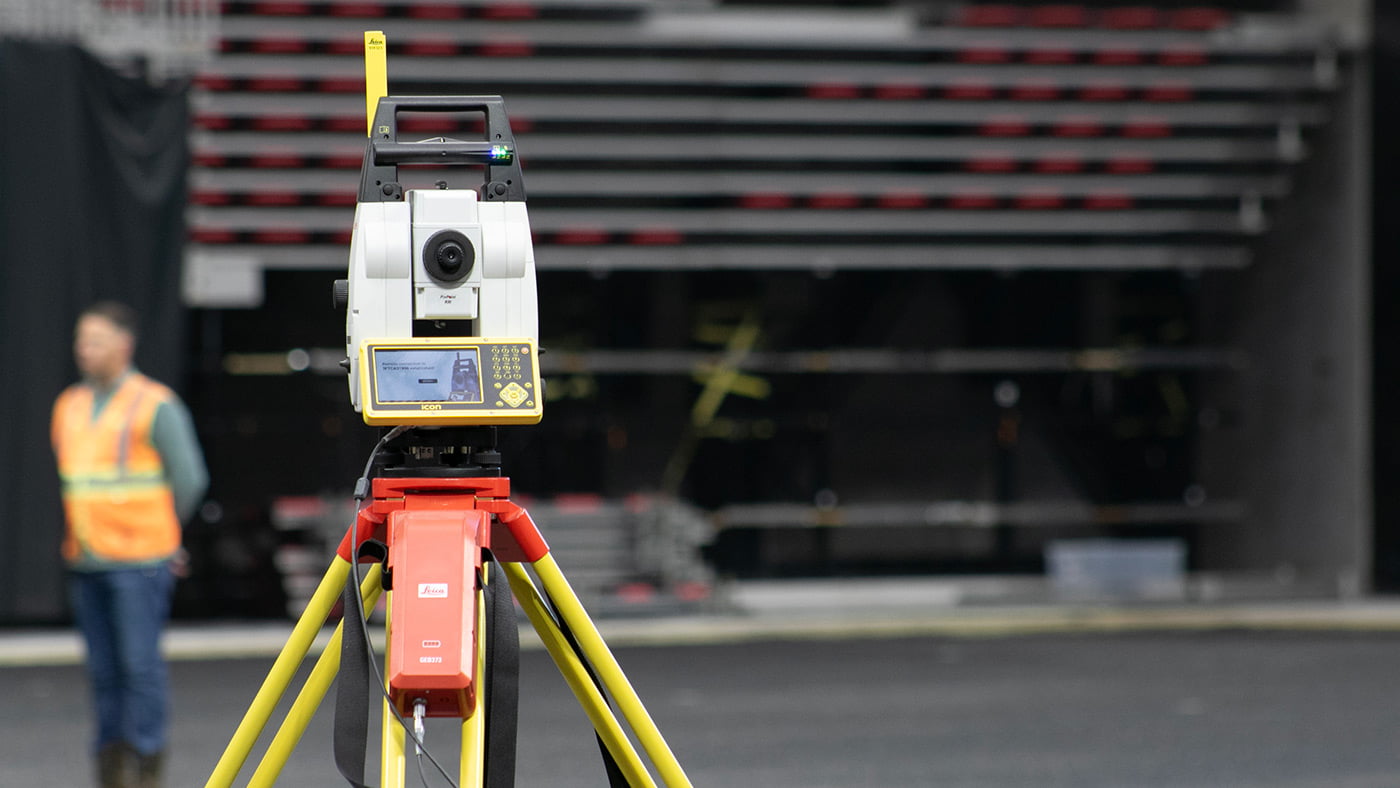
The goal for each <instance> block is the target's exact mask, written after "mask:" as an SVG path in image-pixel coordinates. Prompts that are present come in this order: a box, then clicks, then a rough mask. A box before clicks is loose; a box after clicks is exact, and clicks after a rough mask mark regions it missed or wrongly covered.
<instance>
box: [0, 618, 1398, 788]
mask: <svg viewBox="0 0 1400 788" xmlns="http://www.w3.org/2000/svg"><path fill="white" fill-rule="evenodd" d="M712 640H713V641H714V642H708V643H699V642H696V643H691V644H689V645H685V644H680V645H652V646H622V647H617V646H616V644H614V645H615V649H614V650H615V651H616V653H617V655H618V657H619V659H620V661H621V662H622V665H623V667H624V669H625V670H626V671H627V673H628V675H629V677H630V678H631V679H632V682H633V684H634V685H635V686H636V688H637V690H638V691H639V693H640V694H641V696H642V698H643V700H644V701H645V702H646V703H647V705H648V707H649V709H650V711H651V712H652V714H653V716H654V717H655V718H656V720H657V723H658V724H659V725H660V726H661V729H662V731H663V732H664V733H665V735H666V736H667V738H668V739H669V740H670V742H671V744H672V747H673V748H674V750H675V751H676V754H677V756H678V757H679V758H680V760H681V763H682V764H683V765H684V767H685V768H686V770H687V772H688V773H689V775H690V778H691V780H692V782H693V783H694V784H695V785H696V786H716V787H718V786H764V788H826V787H828V786H830V787H832V788H834V787H835V786H1037V788H1045V787H1046V786H1067V787H1068V786H1074V787H1075V788H1092V787H1093V786H1104V788H1109V787H1113V788H1123V787H1125V786H1134V787H1138V788H1168V787H1169V786H1170V787H1172V788H1176V787H1180V788H1187V787H1188V786H1190V787H1192V788H1200V787H1202V786H1231V787H1232V788H1254V787H1256V786H1257V787H1258V788H1263V787H1264V786H1269V788H1293V787H1295V786H1297V787H1300V788H1301V787H1302V786H1328V787H1329V788H1336V787H1341V788H1362V787H1363V786H1364V787H1371V786H1374V787H1375V788H1381V787H1382V786H1384V787H1385V788H1394V786H1397V785H1400V703H1398V702H1397V701H1400V695H1397V693H1396V692H1395V691H1394V689H1393V688H1394V686H1395V680H1394V676H1395V673H1396V665H1397V663H1400V633H1395V632H1390V631H1379V630H1374V629H1371V630H1347V629H1342V630H1328V631H1308V630H1304V629H1297V628H1295V629H1294V630H1293V631H1274V630H1250V629H1235V628H1225V629H1215V628H1192V629H1189V630H1186V631H1163V630H1160V629H1149V630H1148V631H1130V632H1082V631H1068V630H1063V631H1059V632H1054V633H1041V634H1018V635H1006V634H1001V635H997V636H968V635H966V634H959V635H946V634H933V635H917V636H907V635H906V636H893V637H872V636H870V635H869V634H868V633H856V634H855V635H854V636H842V635H840V634H834V633H831V632H828V633H826V634H820V633H818V634H813V635H811V636H805V637H792V636H790V637H784V638H771V639H765V638H763V637H761V636H757V635H755V636H750V637H744V638H727V639H726V638H713V639H712ZM522 657H523V665H522V671H523V678H522V689H521V695H522V698H521V714H520V716H521V745H520V746H521V754H520V757H519V766H518V778H517V781H518V784H519V785H522V786H553V785H558V786H605V785H606V784H607V781H606V778H605V777H604V774H603V771H602V767H601V765H600V760H599V758H598V755H597V749H596V744H595V743H594V741H593V738H592V736H591V732H590V731H589V729H588V727H587V722H586V720H585V718H584V716H583V713H582V711H580V710H579V708H578V706H577V704H575V703H574V701H573V700H572V698H571V697H570V696H569V694H568V691H567V689H566V687H565V686H564V684H563V681H562V680H561V679H560V678H559V676H558V674H557V672H555V670H554V668H553V666H552V664H551V663H550V662H549V660H548V658H547V655H545V654H544V653H543V652H541V651H538V650H526V651H525V652H524V653H523V655H522ZM59 662H60V663H61V662H62V661H61V660H60V661H59ZM269 664H270V658H267V657H263V656H258V657H249V658H240V659H181V660H177V661H175V662H174V663H172V671H173V680H174V693H175V698H176V708H175V712H174V717H175V719H174V722H175V724H174V726H173V730H172V758H171V763H170V772H169V777H170V779H169V783H168V784H169V785H170V786H178V787H180V788H184V786H198V785H204V783H205V780H206V779H207V778H208V775H209V772H210V770H211V769H212V767H213V765H214V763H215V762H216V761H217V760H218V757H219V754H220V753H221V752H222V750H223V747H224V745H225V744H226V742H227V739H228V736H229V735H230V734H231V733H232V731H233V729H234V727H235V725H236V723H237V719H238V718H239V717H240V716H241V714H242V711H243V709H244V708H245V707H246V705H247V703H248V701H249V700H251V698H252V695H253V693H254V692H255V690H256V688H257V686H258V684H259V683H260V681H261V679H262V677H263V675H264V674H265V671H266V669H267V667H268V665H269ZM0 686H4V687H5V688H6V692H5V699H4V701H3V702H0V734H3V735H0V786H25V787H26V788H48V787H52V788H74V787H75V786H82V785H86V784H88V780H89V772H90V765H89V763H88V761H87V759H86V757H85V749H86V741H87V738H88V737H89V735H90V725H89V720H88V717H89V711H88V702H87V694H86V688H85V684H84V680H83V676H82V672H81V668H80V667H78V666H77V665H75V664H38V665H35V664H30V665H12V666H9V667H3V668H0ZM331 705H332V704H331V703H330V702H329V701H328V702H327V703H326V704H325V708H323V709H322V711H321V712H319V713H318V714H317V717H316V718H315V720H313V723H312V728H311V730H310V731H309V732H308V734H307V736H306V738H305V739H304V740H303V742H302V743H301V745H300V746H299V748H298V749H297V751H296V753H295V754H294V757H293V759H292V760H291V761H290V762H289V763H288V765H287V767H286V769H285V770H284V772H283V778H282V779H281V780H280V781H279V783H278V784H279V785H288V786H320V785H325V786H333V785H343V784H344V782H343V781H342V780H340V778H339V776H338V774H337V773H336V771H335V767H334V765H333V763H332V761H331V748H330V742H329V725H330V718H331ZM454 740H455V732H454V731H451V730H443V729H441V728H439V727H434V728H432V729H430V740H429V744H430V747H432V749H433V751H434V752H435V753H436V754H437V755H438V757H439V758H440V759H445V760H447V761H449V762H450V763H455V757H456V755H455V749H454ZM370 761H371V763H373V762H374V757H373V756H372V755H371V758H370ZM249 773H250V770H245V772H244V780H245V781H246V777H247V775H248V774H249ZM371 782H372V783H375V782H377V780H372V781H371ZM239 784H242V783H239ZM418 784H419V783H418V781H417V776H416V774H413V773H411V775H410V779H409V781H408V785H411V786H412V785H418ZM428 784H429V785H432V786H440V785H446V784H447V783H446V782H445V781H443V780H441V779H430V781H429V783H428Z"/></svg>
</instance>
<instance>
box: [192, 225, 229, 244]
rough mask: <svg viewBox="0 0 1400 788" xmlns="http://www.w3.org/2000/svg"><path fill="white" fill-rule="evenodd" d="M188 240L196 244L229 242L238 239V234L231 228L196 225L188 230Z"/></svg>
mask: <svg viewBox="0 0 1400 788" xmlns="http://www.w3.org/2000/svg"><path fill="white" fill-rule="evenodd" d="M190 240H191V241H193V242H194V243H197V244H231V243H234V242H236V241H237V240H238V234H237V233H235V232H234V231H232V230H216V229H209V228H202V227H196V228H194V229H192V230H190Z"/></svg>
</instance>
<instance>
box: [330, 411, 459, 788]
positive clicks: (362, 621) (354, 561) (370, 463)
mask: <svg viewBox="0 0 1400 788" xmlns="http://www.w3.org/2000/svg"><path fill="white" fill-rule="evenodd" d="M411 429H413V427H411V426H409V425H403V424H401V425H399V426H397V427H395V428H393V429H392V430H389V432H387V433H385V435H384V437H382V438H380V439H379V442H378V443H376V444H375V446H374V450H373V451H371V452H370V453H369V460H367V461H366V462H365V470H364V473H363V474H361V476H360V478H359V479H357V480H356V481H355V504H356V505H355V510H356V513H357V514H356V523H355V525H354V526H352V527H353V528H355V534H354V537H353V538H352V539H351V545H350V576H351V579H352V580H353V581H354V583H355V589H356V598H357V599H358V598H359V588H360V539H359V536H360V534H359V522H358V516H359V515H358V512H359V508H360V507H359V504H360V503H362V502H363V501H364V499H365V498H368V497H369V492H370V472H371V471H372V470H373V469H374V461H375V459H376V458H377V457H378V456H379V452H381V451H383V449H384V447H385V446H386V445H388V443H389V441H391V440H393V439H394V438H397V437H399V436H400V435H402V434H404V433H405V432H408V431H409V430H411ZM355 611H356V613H357V615H356V616H355V618H356V621H357V622H358V624H359V627H360V632H361V633H362V635H363V636H364V644H365V650H366V651H367V652H368V655H369V668H370V672H371V673H373V674H374V678H375V680H376V681H377V683H378V685H379V692H380V694H381V695H383V696H384V701H385V702H386V703H387V704H389V705H388V708H389V711H390V712H392V713H393V715H394V719H396V720H398V722H399V725H400V726H401V727H402V728H403V730H404V733H405V735H407V737H408V738H409V740H411V741H412V742H413V744H414V746H415V748H416V749H417V755H418V775H419V779H421V780H422V781H423V784H424V785H425V786H426V785H427V784H428V781H427V779H426V775H425V774H424V773H423V756H424V755H426V756H428V761H429V762H431V763H432V764H433V766H434V767H435V768H436V769H437V770H438V773H439V774H441V775H442V776H443V779H445V780H447V784H448V785H450V786H452V788H458V786H457V783H456V782H455V781H454V780H453V779H452V776H451V775H450V774H448V773H447V770H446V769H444V768H442V764H440V763H438V762H437V759H436V758H434V757H433V754H432V753H431V752H429V751H428V748H427V746H425V745H424V744H423V740H422V739H421V738H419V736H418V733H417V731H415V730H413V728H412V727H410V726H409V724H408V721H407V720H405V719H404V717H403V715H402V714H400V713H399V709H398V705H397V704H395V703H394V699H393V697H391V696H390V695H389V689H388V687H386V686H385V683H384V674H383V672H382V671H380V669H379V658H378V655H376V654H375V653H374V645H373V644H372V643H371V642H370V639H369V616H368V615H367V614H366V613H365V606H364V604H363V602H361V603H360V604H357V605H355Z"/></svg>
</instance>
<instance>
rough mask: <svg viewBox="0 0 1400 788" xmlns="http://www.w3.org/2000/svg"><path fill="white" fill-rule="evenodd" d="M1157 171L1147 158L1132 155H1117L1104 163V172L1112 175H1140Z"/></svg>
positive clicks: (1153, 163) (1154, 164)
mask: <svg viewBox="0 0 1400 788" xmlns="http://www.w3.org/2000/svg"><path fill="white" fill-rule="evenodd" d="M1155 169H1157V165H1156V163H1155V162H1153V161H1152V159H1150V158H1148V157H1147V156H1143V155H1139V154H1132V153H1117V154H1113V155H1112V156H1110V157H1109V159H1108V161H1106V162H1104V171H1105V172H1110V173H1113V174H1114V175H1142V174H1144V173H1149V172H1152V171H1153V170H1155Z"/></svg>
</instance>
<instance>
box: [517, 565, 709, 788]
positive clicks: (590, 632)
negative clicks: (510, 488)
mask: <svg viewBox="0 0 1400 788" xmlns="http://www.w3.org/2000/svg"><path fill="white" fill-rule="evenodd" d="M533 566H534V568H535V574H536V575H538V576H539V578H540V584H541V585H543V586H544V590H545V592H546V593H547V594H549V598H550V601H552V602H553V603H554V608H555V610H557V611H559V616H560V618H562V619H563V620H564V623H565V624H566V625H567V626H568V627H569V630H570V631H571V632H573V635H574V639H575V641H577V642H578V645H579V648H580V649H582V650H583V655H584V656H585V657H586V658H587V659H588V662H589V664H591V665H592V666H593V669H594V670H595V671H597V673H598V679H599V681H601V682H602V683H603V686H604V687H605V688H607V690H608V694H610V695H612V697H613V700H614V701H616V703H617V706H618V708H619V709H620V710H621V711H622V716H623V718H624V719H626V720H627V724H628V725H630V726H631V727H632V732H633V733H635V734H636V735H637V740H638V741H639V742H641V744H642V749H644V750H646V753H647V757H649V758H650V759H651V762H652V764H653V765H654V766H655V767H656V770H657V772H658V773H659V774H660V775H661V780H662V782H664V783H665V784H666V786H668V788H679V787H680V786H686V788H689V786H690V779H689V778H688V777H686V775H685V770H684V769H682V768H681V765H680V762H679V761H677V760H676V756H675V754H674V753H672V752H671V748H670V746H669V745H667V744H666V739H665V738H664V737H662V735H661V731H660V729H658V728H657V727H656V723H655V722H653V721H652V719H651V715H650V714H648V713H647V710H646V707H645V706H643V705H642V699H641V698H640V697H638V696H637V691H636V690H634V689H632V683H631V682H630V681H628V680H627V676H626V675H625V674H623V672H622V667H621V666H620V665H618V664H617V659H616V658H615V657H613V654H612V651H610V650H609V649H608V645H607V644H606V643H604V642H603V636H602V635H600V634H599V633H598V628H597V627H596V626H594V625H593V620H592V619H591V618H589V617H588V613H587V611H585V610H584V609H583V605H582V604H581V603H580V602H579V601H578V596H577V595H575V594H574V589H573V588H572V587H571V586H570V585H569V581H568V580H567V579H565V577H564V573H563V572H561V571H559V565H558V564H556V563H555V562H554V556H552V555H549V554H545V555H544V556H542V557H541V558H540V559H539V560H538V561H536V562H535V563H534V564H533Z"/></svg>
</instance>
